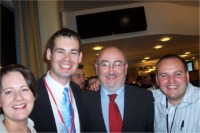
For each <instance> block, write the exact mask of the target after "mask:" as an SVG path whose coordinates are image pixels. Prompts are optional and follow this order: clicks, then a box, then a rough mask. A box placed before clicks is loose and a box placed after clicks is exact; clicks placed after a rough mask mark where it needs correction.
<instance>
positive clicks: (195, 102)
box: [152, 83, 200, 133]
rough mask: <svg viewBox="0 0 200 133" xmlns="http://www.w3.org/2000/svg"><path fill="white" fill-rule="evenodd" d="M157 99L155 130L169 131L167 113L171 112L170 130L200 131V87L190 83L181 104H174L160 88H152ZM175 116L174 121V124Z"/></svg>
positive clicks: (190, 132) (184, 132)
mask: <svg viewBox="0 0 200 133" xmlns="http://www.w3.org/2000/svg"><path fill="white" fill-rule="evenodd" d="M152 92H153V96H154V99H155V103H154V105H155V106H154V107H155V119H154V130H155V132H159V133H162V132H164V133H166V132H167V124H166V113H167V111H168V114H169V122H168V123H169V130H170V128H171V125H172V130H171V132H176V133H200V88H199V87H195V86H193V85H192V84H190V83H189V84H188V87H187V91H186V93H185V95H184V97H183V99H182V101H181V103H180V104H179V105H177V106H176V107H177V110H176V111H175V109H176V107H174V106H172V105H171V104H169V102H168V110H167V109H166V97H165V95H164V94H163V93H162V92H161V91H160V90H159V89H157V90H152ZM173 117H174V122H173V124H172V121H173Z"/></svg>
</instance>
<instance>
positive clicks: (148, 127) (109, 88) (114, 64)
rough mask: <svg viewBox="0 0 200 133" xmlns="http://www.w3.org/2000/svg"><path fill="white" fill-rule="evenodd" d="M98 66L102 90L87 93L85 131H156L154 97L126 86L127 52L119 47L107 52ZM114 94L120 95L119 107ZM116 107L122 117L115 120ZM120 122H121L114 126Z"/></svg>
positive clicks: (84, 112) (84, 103)
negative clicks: (112, 98) (154, 125)
mask: <svg viewBox="0 0 200 133" xmlns="http://www.w3.org/2000/svg"><path fill="white" fill-rule="evenodd" d="M95 67H96V73H97V75H98V77H99V80H100V87H99V88H100V89H99V90H98V91H96V92H95V91H90V92H87V93H85V94H83V97H82V98H83V101H82V103H83V108H84V109H83V116H84V122H83V123H84V131H86V132H153V123H154V99H153V95H152V93H151V92H150V91H147V90H143V89H139V88H137V87H135V86H130V85H127V84H125V79H126V74H127V68H128V64H127V60H126V58H125V55H124V54H123V52H122V51H121V50H120V49H118V48H116V47H108V48H105V49H103V50H102V51H101V52H100V53H99V56H98V58H97V61H96V64H95ZM112 94H114V95H115V96H116V98H115V100H114V103H116V104H115V106H114V105H113V101H112V102H109V97H110V95H112ZM116 94H117V95H116ZM112 106H114V108H118V109H117V110H118V115H116V116H114V118H113V117H112V115H113V114H114V112H115V111H113V110H112ZM111 110H112V111H111ZM116 114H117V113H116ZM118 117H119V119H116V118H118ZM112 119H114V120H112ZM116 121H119V122H117V123H114V124H113V122H116Z"/></svg>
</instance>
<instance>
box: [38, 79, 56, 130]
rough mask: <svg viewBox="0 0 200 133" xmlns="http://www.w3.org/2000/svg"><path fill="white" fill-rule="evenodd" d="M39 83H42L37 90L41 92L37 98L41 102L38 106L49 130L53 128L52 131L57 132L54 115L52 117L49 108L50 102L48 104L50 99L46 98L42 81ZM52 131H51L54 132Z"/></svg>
mask: <svg viewBox="0 0 200 133" xmlns="http://www.w3.org/2000/svg"><path fill="white" fill-rule="evenodd" d="M41 82H42V83H41V87H40V89H39V90H40V91H41V92H40V93H39V94H40V95H39V98H40V101H42V102H41V104H40V108H41V112H42V114H43V115H44V118H46V119H47V122H48V123H49V125H50V127H49V128H53V129H54V130H56V131H57V128H56V123H55V119H54V117H53V116H54V115H53V111H52V107H51V102H50V99H49V96H48V92H47V89H46V86H45V84H44V81H43V80H42V81H41ZM54 130H52V131H54Z"/></svg>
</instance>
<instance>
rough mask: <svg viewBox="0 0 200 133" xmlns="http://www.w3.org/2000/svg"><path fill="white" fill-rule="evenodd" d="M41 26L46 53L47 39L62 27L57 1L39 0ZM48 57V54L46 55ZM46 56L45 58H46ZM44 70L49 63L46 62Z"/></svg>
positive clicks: (43, 48) (43, 47)
mask: <svg viewBox="0 0 200 133" xmlns="http://www.w3.org/2000/svg"><path fill="white" fill-rule="evenodd" d="M37 3H38V16H39V26H40V36H41V45H42V52H43V55H44V54H45V50H46V45H47V41H48V40H49V38H50V37H51V35H52V34H53V33H54V32H56V31H57V30H58V29H59V28H60V21H59V20H60V18H59V10H58V5H57V4H58V3H57V1H40V0H39V1H37ZM45 57H46V56H45ZM45 57H44V58H45ZM44 70H45V71H46V70H47V64H46V63H45V62H44Z"/></svg>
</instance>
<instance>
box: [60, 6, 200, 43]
mask: <svg viewBox="0 0 200 133" xmlns="http://www.w3.org/2000/svg"><path fill="white" fill-rule="evenodd" d="M139 6H144V8H145V14H146V20H147V30H146V31H142V32H137V33H136V32H135V33H130V34H125V35H123V34H120V35H111V36H106V37H98V38H91V39H83V41H82V43H83V44H84V43H91V42H98V41H107V40H115V39H122V38H130V37H137V36H144V35H153V34H167V33H170V34H182V35H198V34H199V29H196V27H198V25H199V20H198V18H199V8H198V7H192V6H183V5H177V4H171V3H164V2H144V3H135V4H129V5H122V6H113V7H109V8H96V9H90V10H82V11H76V12H70V13H63V18H62V20H63V26H64V27H68V28H71V29H73V30H75V31H77V27H76V18H75V17H76V16H77V15H83V14H90V13H96V12H103V11H111V10H117V9H124V8H132V7H139ZM183 15H184V16H183Z"/></svg>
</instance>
